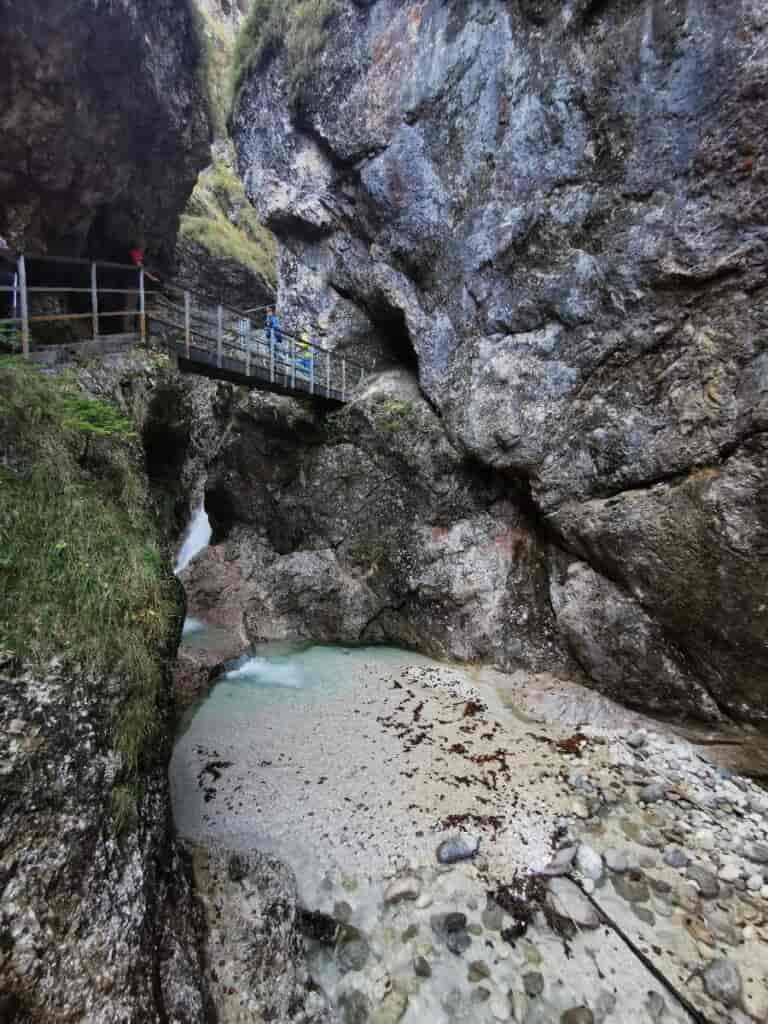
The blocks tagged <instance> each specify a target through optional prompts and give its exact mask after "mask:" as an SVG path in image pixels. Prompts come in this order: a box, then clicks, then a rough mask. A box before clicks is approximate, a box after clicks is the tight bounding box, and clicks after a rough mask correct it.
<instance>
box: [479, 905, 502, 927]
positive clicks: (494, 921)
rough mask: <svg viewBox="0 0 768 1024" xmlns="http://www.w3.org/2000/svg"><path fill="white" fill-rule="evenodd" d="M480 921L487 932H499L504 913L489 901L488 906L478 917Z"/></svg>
mask: <svg viewBox="0 0 768 1024" xmlns="http://www.w3.org/2000/svg"><path fill="white" fill-rule="evenodd" d="M480 920H481V921H482V922H483V927H484V928H487V929H488V931H489V932H500V931H501V929H502V926H503V924H504V911H503V910H502V909H501V907H500V906H499V905H498V903H495V902H493V901H491V900H489V901H488V906H487V907H486V908H485V910H484V911H483V912H482V914H481V915H480Z"/></svg>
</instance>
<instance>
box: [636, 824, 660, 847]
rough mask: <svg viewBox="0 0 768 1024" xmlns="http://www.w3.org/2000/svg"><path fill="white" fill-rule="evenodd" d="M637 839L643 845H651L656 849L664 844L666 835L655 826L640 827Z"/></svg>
mask: <svg viewBox="0 0 768 1024" xmlns="http://www.w3.org/2000/svg"><path fill="white" fill-rule="evenodd" d="M637 841H638V843H640V845H641V846H651V847H654V848H656V849H658V848H659V847H661V846H663V845H664V837H663V836H662V834H661V832H659V830H658V829H655V828H640V829H638V831H637Z"/></svg>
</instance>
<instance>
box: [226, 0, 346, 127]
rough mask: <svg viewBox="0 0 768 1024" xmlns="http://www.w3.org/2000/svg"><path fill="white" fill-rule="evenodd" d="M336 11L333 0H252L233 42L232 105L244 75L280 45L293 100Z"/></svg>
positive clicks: (297, 95)
mask: <svg viewBox="0 0 768 1024" xmlns="http://www.w3.org/2000/svg"><path fill="white" fill-rule="evenodd" d="M337 13H338V5H337V3H336V0H254V3H253V6H252V7H251V10H250V13H249V15H248V18H247V19H246V21H245V23H244V24H243V27H242V29H241V30H240V33H239V35H238V37H237V42H236V44H235V54H234V60H233V68H232V97H233V108H234V107H235V106H236V105H237V101H238V99H239V96H240V93H241V91H242V88H243V86H244V85H245V82H246V81H247V79H248V77H249V76H250V75H251V74H252V73H253V72H254V71H255V70H256V69H257V68H258V67H259V65H260V64H261V62H262V61H263V60H267V59H268V58H269V57H270V56H271V55H273V54H275V53H277V52H278V51H279V50H280V49H282V48H284V49H285V51H286V66H287V68H288V74H289V76H290V82H291V86H292V89H293V99H294V100H297V99H299V98H300V96H301V92H302V90H303V89H304V88H305V87H306V84H307V82H308V80H309V78H310V77H311V74H312V71H313V69H314V67H315V64H316V60H317V57H318V56H319V54H320V53H322V51H323V47H324V46H325V38H326V29H327V27H328V23H329V22H330V20H331V18H333V16H334V15H335V14H337Z"/></svg>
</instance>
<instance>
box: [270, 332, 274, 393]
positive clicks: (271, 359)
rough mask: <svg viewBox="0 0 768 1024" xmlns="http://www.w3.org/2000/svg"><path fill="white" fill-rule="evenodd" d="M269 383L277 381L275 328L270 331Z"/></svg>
mask: <svg viewBox="0 0 768 1024" xmlns="http://www.w3.org/2000/svg"><path fill="white" fill-rule="evenodd" d="M269 383H270V384H274V383H275V329H274V327H272V328H271V329H270V332H269Z"/></svg>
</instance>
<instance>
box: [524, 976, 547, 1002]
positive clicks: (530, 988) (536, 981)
mask: <svg viewBox="0 0 768 1024" xmlns="http://www.w3.org/2000/svg"><path fill="white" fill-rule="evenodd" d="M523 988H524V989H525V994H526V995H527V996H530V997H531V998H532V999H535V998H536V996H540V995H541V993H542V992H543V991H544V975H543V974H539V972H538V971H528V973H527V974H524V975H523Z"/></svg>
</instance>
